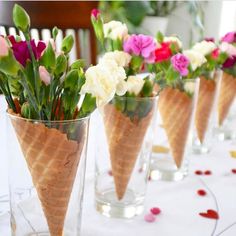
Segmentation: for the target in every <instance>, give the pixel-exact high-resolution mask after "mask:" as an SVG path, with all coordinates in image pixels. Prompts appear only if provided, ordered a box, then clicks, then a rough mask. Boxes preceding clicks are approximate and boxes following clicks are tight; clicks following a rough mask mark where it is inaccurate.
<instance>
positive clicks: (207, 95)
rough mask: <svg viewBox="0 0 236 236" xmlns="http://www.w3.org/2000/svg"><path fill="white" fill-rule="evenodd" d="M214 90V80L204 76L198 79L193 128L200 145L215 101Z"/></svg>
mask: <svg viewBox="0 0 236 236" xmlns="http://www.w3.org/2000/svg"><path fill="white" fill-rule="evenodd" d="M216 90H217V86H216V81H215V80H212V79H206V78H205V77H204V76H201V77H200V87H199V94H198V100H197V108H196V114H195V127H196V131H197V137H198V139H199V141H200V142H201V143H203V142H204V138H205V134H206V131H207V127H208V124H209V120H210V116H211V112H212V108H213V104H214V100H215V95H216Z"/></svg>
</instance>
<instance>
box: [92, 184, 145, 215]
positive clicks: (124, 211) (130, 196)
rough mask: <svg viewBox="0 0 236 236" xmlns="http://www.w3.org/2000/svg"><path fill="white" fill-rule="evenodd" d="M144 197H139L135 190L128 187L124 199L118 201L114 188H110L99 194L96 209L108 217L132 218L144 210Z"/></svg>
mask: <svg viewBox="0 0 236 236" xmlns="http://www.w3.org/2000/svg"><path fill="white" fill-rule="evenodd" d="M143 204H144V197H138V196H137V195H135V193H134V191H132V190H130V189H127V191H126V193H125V196H124V198H123V199H122V200H120V201H118V200H117V196H116V193H115V191H114V189H113V188H112V189H108V190H106V191H104V192H103V193H102V194H99V195H98V194H97V196H96V200H95V205H96V210H97V211H98V212H99V213H101V214H102V215H104V216H106V217H114V218H126V219H130V218H133V217H134V216H137V215H140V214H142V212H143V210H144V206H143Z"/></svg>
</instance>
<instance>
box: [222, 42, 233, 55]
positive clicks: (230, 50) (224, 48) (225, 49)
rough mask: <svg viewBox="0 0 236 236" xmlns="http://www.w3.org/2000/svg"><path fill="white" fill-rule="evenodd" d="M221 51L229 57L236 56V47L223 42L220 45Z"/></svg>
mask: <svg viewBox="0 0 236 236" xmlns="http://www.w3.org/2000/svg"><path fill="white" fill-rule="evenodd" d="M220 50H221V51H222V52H225V53H227V55H229V56H230V57H232V56H236V47H235V46H234V45H232V44H229V43H226V42H223V43H221V45H220Z"/></svg>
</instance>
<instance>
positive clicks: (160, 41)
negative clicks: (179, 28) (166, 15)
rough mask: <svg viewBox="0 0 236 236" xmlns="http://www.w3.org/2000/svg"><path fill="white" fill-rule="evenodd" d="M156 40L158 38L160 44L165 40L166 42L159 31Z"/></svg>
mask: <svg viewBox="0 0 236 236" xmlns="http://www.w3.org/2000/svg"><path fill="white" fill-rule="evenodd" d="M156 38H157V42H158V43H162V42H163V40H164V35H163V34H162V32H161V31H158V32H157V36H156Z"/></svg>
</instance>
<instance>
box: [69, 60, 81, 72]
mask: <svg viewBox="0 0 236 236" xmlns="http://www.w3.org/2000/svg"><path fill="white" fill-rule="evenodd" d="M70 67H71V69H72V70H73V69H80V68H84V67H85V60H84V59H78V60H76V61H75V62H74V63H72V65H71V66H70Z"/></svg>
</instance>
